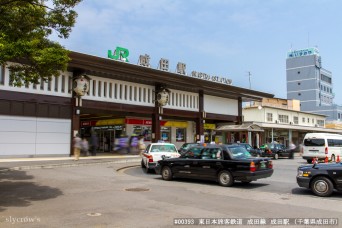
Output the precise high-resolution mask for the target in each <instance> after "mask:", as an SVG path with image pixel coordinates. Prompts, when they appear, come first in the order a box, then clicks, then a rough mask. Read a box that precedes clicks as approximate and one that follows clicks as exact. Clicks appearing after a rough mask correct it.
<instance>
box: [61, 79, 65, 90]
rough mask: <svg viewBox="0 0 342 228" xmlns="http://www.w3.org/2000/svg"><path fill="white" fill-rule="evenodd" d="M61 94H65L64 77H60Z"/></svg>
mask: <svg viewBox="0 0 342 228" xmlns="http://www.w3.org/2000/svg"><path fill="white" fill-rule="evenodd" d="M61 92H62V93H65V76H64V75H62V88H61Z"/></svg>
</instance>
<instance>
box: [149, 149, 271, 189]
mask: <svg viewBox="0 0 342 228" xmlns="http://www.w3.org/2000/svg"><path fill="white" fill-rule="evenodd" d="M155 170H156V173H157V174H160V175H161V176H162V179H164V180H172V179H173V178H176V177H180V178H193V179H207V180H214V181H217V182H219V184H220V185H222V186H232V185H233V184H234V182H235V181H241V182H244V183H249V182H251V181H255V180H258V179H261V178H267V177H270V176H271V175H272V174H273V165H272V161H271V159H269V158H257V157H252V156H251V154H250V153H249V152H248V151H247V150H246V148H245V147H242V146H239V145H210V146H207V147H204V148H202V150H201V152H200V153H199V154H195V153H192V152H191V151H188V152H187V153H184V154H182V155H181V156H180V157H179V158H171V159H164V160H160V161H158V165H157V166H156V168H155Z"/></svg>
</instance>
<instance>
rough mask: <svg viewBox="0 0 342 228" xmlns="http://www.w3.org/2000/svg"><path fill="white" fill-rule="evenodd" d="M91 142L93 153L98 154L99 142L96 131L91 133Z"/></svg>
mask: <svg viewBox="0 0 342 228" xmlns="http://www.w3.org/2000/svg"><path fill="white" fill-rule="evenodd" d="M90 144H91V155H92V156H96V150H97V146H98V142H97V136H96V133H95V132H92V133H91V136H90Z"/></svg>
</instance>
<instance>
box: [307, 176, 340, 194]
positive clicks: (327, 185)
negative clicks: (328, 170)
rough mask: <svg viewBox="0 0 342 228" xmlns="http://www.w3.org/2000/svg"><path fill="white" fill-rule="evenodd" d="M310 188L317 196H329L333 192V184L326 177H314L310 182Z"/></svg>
mask: <svg viewBox="0 0 342 228" xmlns="http://www.w3.org/2000/svg"><path fill="white" fill-rule="evenodd" d="M310 187H311V190H312V191H313V193H314V194H315V195H317V196H330V195H331V194H332V193H333V190H334V186H333V184H332V183H331V181H330V180H329V179H328V178H326V177H316V178H315V179H314V180H313V181H312V182H311V185H310Z"/></svg>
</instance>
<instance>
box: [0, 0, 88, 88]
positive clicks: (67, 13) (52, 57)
mask: <svg viewBox="0 0 342 228" xmlns="http://www.w3.org/2000/svg"><path fill="white" fill-rule="evenodd" d="M81 1H82V0H0V65H4V64H7V67H8V68H9V70H10V72H11V73H10V78H11V81H12V84H13V85H14V86H22V85H23V84H27V83H35V84H38V83H39V82H40V79H42V80H44V81H47V80H50V79H51V77H52V76H59V75H60V72H62V71H65V70H66V68H67V64H68V62H69V60H70V59H69V57H68V53H69V52H68V51H67V50H66V49H64V47H62V46H61V45H60V44H59V43H57V42H53V41H51V40H49V39H48V37H49V35H51V34H52V33H53V32H55V33H56V34H57V35H58V37H59V38H63V39H67V38H68V37H69V34H70V32H71V28H72V27H73V26H74V24H75V21H76V17H77V13H76V12H75V11H74V10H73V8H74V7H75V6H76V5H77V4H78V3H80V2H81ZM8 62H11V64H8Z"/></svg>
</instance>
